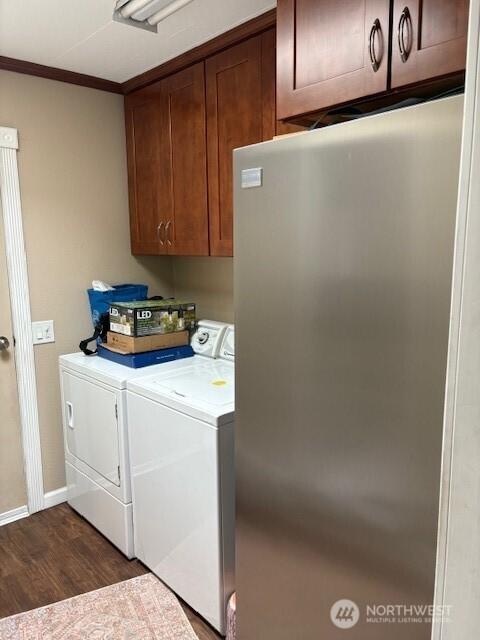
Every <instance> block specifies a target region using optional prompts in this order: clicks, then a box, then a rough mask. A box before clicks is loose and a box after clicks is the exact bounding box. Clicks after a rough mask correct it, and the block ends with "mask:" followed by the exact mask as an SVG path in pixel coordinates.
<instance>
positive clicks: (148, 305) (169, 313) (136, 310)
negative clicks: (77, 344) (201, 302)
mask: <svg viewBox="0 0 480 640" xmlns="http://www.w3.org/2000/svg"><path fill="white" fill-rule="evenodd" d="M194 325H195V304H194V303H193V302H184V301H183V300H174V299H171V300H140V301H138V302H118V303H114V304H112V305H110V330H111V331H113V332H115V333H122V334H123V335H126V336H132V337H135V338H137V337H140V336H151V335H156V334H162V335H163V334H167V333H173V332H175V331H184V330H185V329H190V328H192V329H193V327H194Z"/></svg>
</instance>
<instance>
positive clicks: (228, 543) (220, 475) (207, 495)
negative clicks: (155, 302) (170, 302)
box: [127, 323, 235, 633]
mask: <svg viewBox="0 0 480 640" xmlns="http://www.w3.org/2000/svg"><path fill="white" fill-rule="evenodd" d="M192 346H193V348H194V349H195V350H196V351H197V355H195V356H194V357H193V358H190V359H189V360H183V361H179V362H171V363H168V364H166V365H164V366H162V368H161V370H160V371H157V372H155V373H154V374H153V375H150V376H148V377H143V378H142V379H131V380H129V381H128V382H127V389H128V393H127V395H128V402H127V405H128V424H129V442H130V454H131V458H130V461H131V478H132V492H133V505H134V507H133V518H134V532H135V533H134V540H135V555H136V556H137V557H138V558H139V559H140V560H141V561H142V562H143V563H144V564H146V566H147V567H149V568H150V569H151V570H152V571H153V572H154V573H155V574H156V575H158V576H159V577H160V578H161V579H162V580H163V581H164V582H165V583H166V584H167V585H168V586H169V587H171V589H173V591H175V592H176V593H177V594H178V595H179V596H180V597H181V598H182V599H183V600H185V601H186V602H187V603H188V604H189V605H190V606H191V607H192V608H193V609H195V610H196V611H197V612H198V613H200V614H201V615H202V616H203V617H204V618H205V619H206V620H207V621H208V622H209V623H210V624H211V625H212V626H214V627H215V628H216V629H218V630H219V631H220V632H221V633H223V632H224V630H225V610H226V603H227V598H228V597H229V596H230V594H231V593H232V592H233V590H234V504H235V496H234V466H233V456H234V406H235V405H234V367H235V365H234V356H235V350H234V327H233V326H228V327H223V328H222V327H221V326H218V325H217V324H216V323H210V324H209V323H200V325H199V328H198V331H197V333H196V334H195V335H194V337H193V339H192ZM216 356H217V357H216Z"/></svg>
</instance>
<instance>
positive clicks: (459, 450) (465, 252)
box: [431, 0, 480, 640]
mask: <svg viewBox="0 0 480 640" xmlns="http://www.w3.org/2000/svg"><path fill="white" fill-rule="evenodd" d="M479 124H480V0H471V2H470V15H469V31H468V48H467V70H466V85H465V106H464V120H463V135H462V151H461V163H460V176H459V191H458V203H457V228H456V238H455V256H454V265H453V283H452V302H451V312H450V318H451V321H450V338H449V353H448V364H447V380H446V394H445V412H444V435H443V453H442V474H441V487H440V510H439V527H438V543H437V566H436V578H435V594H434V604H435V605H436V606H446V607H451V621H450V622H446V621H445V620H444V616H442V615H440V616H438V617H435V618H434V622H433V625H432V636H431V637H432V640H450V639H451V638H455V639H456V640H464V639H466V638H471V637H472V630H475V631H476V630H477V629H478V625H479V624H480V615H479V613H478V611H477V608H475V606H474V604H473V603H476V602H477V601H478V594H479V593H480V575H479V573H478V566H479V564H480V553H479V550H478V544H477V543H478V534H479V532H480V523H479V518H478V486H479V483H480V467H479V464H478V460H479V454H480V444H479V442H478V435H477V434H478V422H477V421H476V420H475V417H474V416H475V413H474V412H475V411H479V410H480V402H479V400H478V393H477V392H476V389H475V390H474V394H473V396H472V393H471V392H470V389H471V388H472V384H471V382H470V380H472V379H473V380H475V381H478V379H480V366H479V364H478V360H475V362H474V360H473V359H470V360H469V359H468V354H469V353H473V354H476V353H477V352H478V349H479V348H480V342H479V338H478V332H477V331H476V325H477V321H476V309H477V308H478V303H477V298H478V295H477V294H476V293H475V294H472V291H471V285H470V286H469V287H465V283H466V281H471V280H472V275H473V276H474V275H475V274H476V273H477V272H478V256H479V254H480V234H479V227H478V225H475V224H474V220H475V219H476V218H477V216H478V209H479V205H480V202H479V201H478V191H477V192H476V195H475V193H474V190H472V188H473V187H474V185H475V183H476V176H477V175H478V168H479V166H478V165H479V157H480V156H479V152H480V133H479V130H478V127H479ZM474 357H475V356H474ZM473 362H474V364H472V363H473ZM466 397H467V399H468V397H472V398H473V399H472V400H471V402H469V404H468V409H469V410H468V411H465V408H466V406H467V405H465V398H466ZM452 594H455V595H454V598H453V599H452ZM446 615H447V617H448V612H446Z"/></svg>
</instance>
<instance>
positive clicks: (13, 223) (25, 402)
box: [0, 127, 44, 513]
mask: <svg viewBox="0 0 480 640" xmlns="http://www.w3.org/2000/svg"><path fill="white" fill-rule="evenodd" d="M17 152H18V132H17V130H16V129H11V128H8V127H0V195H1V202H2V212H3V227H4V235H5V254H6V262H7V272H8V286H9V291H10V306H11V314H12V327H13V334H14V342H15V346H14V353H15V368H16V373H17V387H18V402H19V408H20V424H21V431H22V443H23V458H24V468H25V481H26V486H27V497H28V504H27V506H28V512H29V513H34V512H36V511H40V510H42V509H43V508H44V494H43V471H42V454H41V446H40V428H39V419H38V403H37V382H36V376H35V358H34V353H33V341H32V322H31V314H30V292H29V286H28V271H27V256H26V253H25V242H24V236H23V220H22V206H21V200H20V183H19V177H18V164H17Z"/></svg>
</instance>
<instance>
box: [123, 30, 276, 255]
mask: <svg viewBox="0 0 480 640" xmlns="http://www.w3.org/2000/svg"><path fill="white" fill-rule="evenodd" d="M125 112H126V127H127V154H128V177H129V195H130V220H131V237H132V252H133V253H134V254H138V255H142V254H154V255H161V254H168V255H189V256H198V255H213V256H231V255H233V169H232V156H233V149H235V148H236V147H242V146H245V145H249V144H254V143H255V142H261V141H262V140H268V139H270V138H273V136H274V135H275V133H276V130H277V121H276V117H275V29H270V30H267V31H265V32H263V33H262V34H260V35H258V36H253V37H251V38H248V39H246V40H244V41H243V42H241V43H240V44H238V45H234V46H231V47H229V48H227V49H225V50H223V51H222V52H221V53H219V54H217V55H214V56H212V57H209V58H207V59H206V60H205V61H204V62H200V63H198V64H195V65H192V66H190V67H187V68H186V69H184V70H183V71H180V72H178V73H175V74H173V75H170V76H168V77H166V78H165V79H163V80H160V81H159V82H156V83H155V84H152V85H150V86H149V87H147V88H146V89H140V90H138V91H135V92H133V93H131V94H129V95H128V96H127V97H126V99H125ZM207 165H208V167H207ZM207 168H208V171H207ZM207 176H208V181H207ZM207 182H208V186H207Z"/></svg>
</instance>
